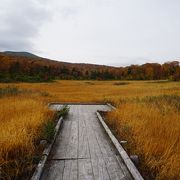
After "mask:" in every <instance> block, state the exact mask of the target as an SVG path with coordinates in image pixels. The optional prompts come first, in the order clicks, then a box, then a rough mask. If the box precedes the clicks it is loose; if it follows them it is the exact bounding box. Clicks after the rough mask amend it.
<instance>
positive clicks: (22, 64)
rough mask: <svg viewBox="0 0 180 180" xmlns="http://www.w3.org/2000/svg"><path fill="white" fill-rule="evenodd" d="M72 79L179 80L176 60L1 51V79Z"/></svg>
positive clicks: (1, 80)
mask: <svg viewBox="0 0 180 180" xmlns="http://www.w3.org/2000/svg"><path fill="white" fill-rule="evenodd" d="M55 79H74V80H85V79H89V80H161V79H169V80H174V81H179V80H180V66H179V61H171V62H166V63H164V64H158V63H146V64H143V65H131V66H127V67H111V66H103V65H95V64H75V63H66V62H59V61H53V60H49V59H45V58H39V57H37V58H35V57H34V58H32V57H23V56H15V55H7V54H4V53H0V82H45V81H52V80H55Z"/></svg>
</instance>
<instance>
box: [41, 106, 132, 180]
mask: <svg viewBox="0 0 180 180" xmlns="http://www.w3.org/2000/svg"><path fill="white" fill-rule="evenodd" d="M58 106H60V105H54V107H53V108H58ZM97 110H101V111H107V110H110V109H109V107H108V106H106V105H70V112H69V115H68V117H67V118H66V119H65V120H64V121H63V124H62V126H61V129H60V131H59V134H58V136H57V138H56V141H55V143H54V145H53V149H52V151H51V154H50V156H49V158H48V161H47V163H46V165H45V169H44V171H43V174H42V177H41V180H56V179H57V180H76V179H77V180H115V179H117V180H119V179H121V180H130V179H132V177H131V175H130V173H129V171H128V169H127V167H126V165H125V164H124V162H123V160H122V159H121V157H120V155H119V154H118V153H117V151H116V148H115V147H114V145H113V144H112V142H111V140H110V138H109V136H108V135H107V134H106V132H105V130H104V129H103V127H102V125H101V124H100V122H99V120H98V119H97V116H96V112H97Z"/></svg>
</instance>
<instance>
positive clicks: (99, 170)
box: [83, 109, 110, 180]
mask: <svg viewBox="0 0 180 180" xmlns="http://www.w3.org/2000/svg"><path fill="white" fill-rule="evenodd" d="M89 110H90V109H89ZM91 111H92V110H91ZM91 111H88V110H87V109H86V111H85V112H86V113H84V114H83V116H84V121H85V124H86V129H87V134H88V143H89V151H90V156H91V165H92V169H93V173H94V177H95V179H103V180H109V179H110V177H109V174H108V171H107V168H106V164H105V161H104V159H103V157H102V152H101V150H100V147H99V144H98V142H97V139H96V136H95V133H94V131H93V128H92V123H93V119H91V116H89V115H87V114H88V113H90V114H91V115H92V112H91ZM93 112H94V110H93ZM88 117H90V118H88Z"/></svg>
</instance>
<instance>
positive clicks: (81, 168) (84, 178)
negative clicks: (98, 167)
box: [78, 159, 94, 180]
mask: <svg viewBox="0 0 180 180" xmlns="http://www.w3.org/2000/svg"><path fill="white" fill-rule="evenodd" d="M93 179H94V175H93V171H92V166H91V161H90V159H78V180H93Z"/></svg>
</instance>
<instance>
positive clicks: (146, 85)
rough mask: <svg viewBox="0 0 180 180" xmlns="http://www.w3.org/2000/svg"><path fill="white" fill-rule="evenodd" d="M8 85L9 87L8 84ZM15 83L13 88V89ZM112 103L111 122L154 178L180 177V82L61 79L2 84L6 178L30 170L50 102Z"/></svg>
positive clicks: (1, 151) (0, 142)
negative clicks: (113, 109)
mask: <svg viewBox="0 0 180 180" xmlns="http://www.w3.org/2000/svg"><path fill="white" fill-rule="evenodd" d="M7 86H9V87H8V88H7ZM12 87H13V88H12ZM53 101H55V102H111V103H113V104H114V105H116V106H117V107H118V108H117V110H116V111H114V112H111V113H109V114H108V123H109V125H110V126H111V127H112V129H114V130H115V131H116V134H117V135H118V137H119V138H120V139H126V140H128V147H127V150H128V151H130V152H131V153H136V154H138V155H139V156H140V159H141V162H142V163H141V167H142V168H145V167H147V168H148V169H149V170H151V171H152V172H153V174H155V175H156V179H179V178H180V177H179V174H180V168H179V164H180V151H179V149H180V139H179V138H180V119H179V115H180V83H178V82H164V81H159V82H158V81H126V82H125V81H121V82H117V81H57V82H54V83H33V84H30V83H18V84H13V83H12V84H0V107H1V109H0V123H1V126H0V164H1V166H2V168H1V169H2V171H3V173H4V177H6V179H10V176H9V175H11V176H17V175H20V174H22V172H23V171H24V169H27V167H28V168H30V169H31V168H32V167H31V165H32V164H31V161H26V162H28V163H29V164H28V165H27V164H26V163H24V161H25V160H27V159H32V158H31V157H32V156H34V154H35V152H36V140H37V139H38V138H39V137H40V136H41V129H42V127H43V124H44V123H45V122H46V121H48V120H49V119H52V117H53V112H51V111H50V110H48V109H47V106H46V105H47V103H49V102H53Z"/></svg>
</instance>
